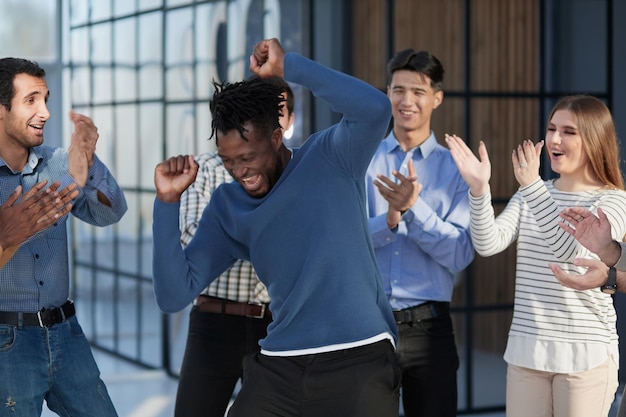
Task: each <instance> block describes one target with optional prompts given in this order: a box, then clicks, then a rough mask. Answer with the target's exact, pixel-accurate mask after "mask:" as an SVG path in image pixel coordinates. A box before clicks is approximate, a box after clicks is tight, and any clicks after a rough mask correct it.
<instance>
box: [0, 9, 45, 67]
mask: <svg viewBox="0 0 626 417" xmlns="http://www.w3.org/2000/svg"><path fill="white" fill-rule="evenodd" d="M56 31H57V28H56V1H55V0H3V1H2V13H0V56H16V57H20V58H29V59H34V60H38V61H52V60H55V58H56V55H57V53H56V44H55V39H56Z"/></svg>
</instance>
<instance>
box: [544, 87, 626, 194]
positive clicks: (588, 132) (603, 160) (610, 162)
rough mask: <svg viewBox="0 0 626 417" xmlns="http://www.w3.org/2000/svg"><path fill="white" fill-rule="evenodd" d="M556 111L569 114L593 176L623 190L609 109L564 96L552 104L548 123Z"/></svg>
mask: <svg viewBox="0 0 626 417" xmlns="http://www.w3.org/2000/svg"><path fill="white" fill-rule="evenodd" d="M559 110H568V111H569V112H570V113H572V116H573V117H574V121H575V123H576V125H577V126H578V132H579V134H580V137H581V139H582V147H583V151H584V152H585V154H586V155H587V157H588V158H589V161H590V163H591V168H592V169H593V172H594V174H595V175H596V176H597V177H598V178H599V179H600V181H601V182H602V183H604V184H606V185H607V186H611V187H615V188H617V189H620V190H623V189H624V178H623V176H622V171H621V170H620V162H619V143H618V141H617V133H616V132H615V124H614V123H613V117H612V116H611V112H610V111H609V109H608V107H606V105H605V104H604V103H603V102H602V101H600V100H599V99H597V98H595V97H592V96H588V95H573V96H566V97H563V98H562V99H561V100H559V101H558V102H557V103H556V104H555V106H554V107H553V108H552V111H551V112H550V117H549V118H548V120H552V116H554V113H556V112H557V111H559Z"/></svg>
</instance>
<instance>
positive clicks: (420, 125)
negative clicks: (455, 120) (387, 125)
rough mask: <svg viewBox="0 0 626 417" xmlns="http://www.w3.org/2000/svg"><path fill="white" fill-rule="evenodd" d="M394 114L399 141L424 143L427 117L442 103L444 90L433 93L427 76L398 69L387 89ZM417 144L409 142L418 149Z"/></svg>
mask: <svg viewBox="0 0 626 417" xmlns="http://www.w3.org/2000/svg"><path fill="white" fill-rule="evenodd" d="M387 96H388V97H389V100H390V101H391V108H392V111H393V123H394V127H393V129H394V132H395V134H396V137H398V140H402V137H403V136H405V135H408V136H414V138H415V139H417V140H418V141H424V140H426V139H427V138H428V136H429V135H430V118H431V116H432V113H433V110H434V109H436V108H437V107H439V105H440V104H441V101H442V100H443V91H435V90H434V89H433V87H432V86H431V80H430V78H429V77H428V76H426V75H423V74H421V73H418V72H416V71H409V70H398V71H395V72H394V73H393V76H392V77H391V83H390V84H389V86H388V87H387ZM419 144H420V143H411V145H412V146H417V145H419Z"/></svg>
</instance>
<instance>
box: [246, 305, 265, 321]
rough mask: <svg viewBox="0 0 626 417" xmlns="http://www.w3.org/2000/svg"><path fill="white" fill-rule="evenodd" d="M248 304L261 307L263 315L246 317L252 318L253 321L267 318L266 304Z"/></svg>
mask: <svg viewBox="0 0 626 417" xmlns="http://www.w3.org/2000/svg"><path fill="white" fill-rule="evenodd" d="M248 304H249V305H252V306H259V307H261V313H260V314H259V315H258V316H256V315H252V314H246V317H248V318H251V319H262V318H263V317H265V304H264V303H248Z"/></svg>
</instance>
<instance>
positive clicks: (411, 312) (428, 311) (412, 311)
mask: <svg viewBox="0 0 626 417" xmlns="http://www.w3.org/2000/svg"><path fill="white" fill-rule="evenodd" d="M444 314H450V303H447V302H443V301H428V302H426V303H424V304H420V305H417V306H414V307H409V308H405V309H403V310H395V311H394V312H393V316H394V318H395V319H396V323H397V324H402V323H416V322H418V321H421V320H429V319H434V318H435V317H439V316H443V315H444Z"/></svg>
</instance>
